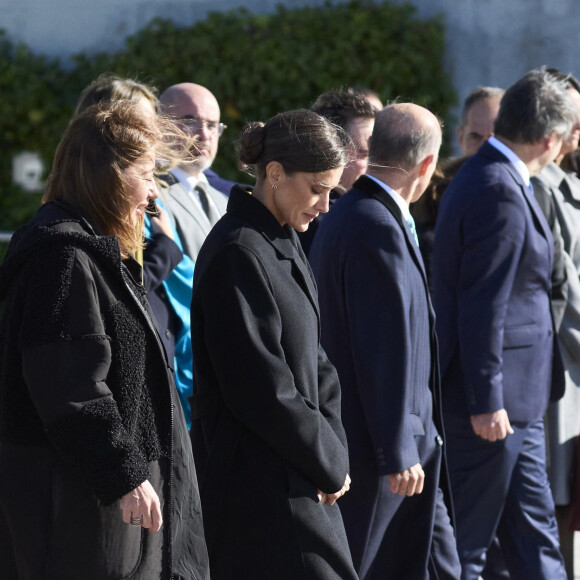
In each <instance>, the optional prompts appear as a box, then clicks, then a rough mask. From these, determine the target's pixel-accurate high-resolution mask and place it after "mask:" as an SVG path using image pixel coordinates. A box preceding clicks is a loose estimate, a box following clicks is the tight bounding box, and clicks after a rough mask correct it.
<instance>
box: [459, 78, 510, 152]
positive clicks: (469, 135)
mask: <svg viewBox="0 0 580 580" xmlns="http://www.w3.org/2000/svg"><path fill="white" fill-rule="evenodd" d="M504 92H505V91H504V90H503V89H498V88H497V87H477V88H476V89H473V90H472V91H471V92H470V93H469V95H468V96H467V98H466V99H465V102H464V103H463V110H462V111H461V121H460V123H459V127H457V141H458V143H459V148H460V149H461V153H462V155H464V156H469V155H474V154H475V153H477V150H478V149H479V148H480V147H481V146H482V145H483V143H484V142H485V141H487V140H488V139H489V138H490V137H491V136H492V135H493V124H494V122H495V118H496V117H497V114H498V112H499V103H500V101H501V98H502V97H503V94H504Z"/></svg>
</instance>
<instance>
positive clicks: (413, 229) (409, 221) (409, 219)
mask: <svg viewBox="0 0 580 580" xmlns="http://www.w3.org/2000/svg"><path fill="white" fill-rule="evenodd" d="M405 220H406V222H407V224H408V225H409V229H410V230H411V233H412V234H413V238H415V243H416V244H417V247H419V238H418V237H417V228H416V227H415V220H414V219H413V216H412V215H410V216H409V217H407V218H405Z"/></svg>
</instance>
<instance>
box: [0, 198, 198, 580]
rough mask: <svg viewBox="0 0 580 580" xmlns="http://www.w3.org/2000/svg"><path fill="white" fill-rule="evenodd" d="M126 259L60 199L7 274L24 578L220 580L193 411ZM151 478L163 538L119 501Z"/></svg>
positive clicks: (1, 497)
mask: <svg viewBox="0 0 580 580" xmlns="http://www.w3.org/2000/svg"><path fill="white" fill-rule="evenodd" d="M126 262H127V263H123V262H122V261H121V256H120V251H119V245H118V242H117V240H116V239H115V238H112V237H107V236H99V235H97V234H96V233H95V232H94V231H93V229H92V228H91V226H90V225H89V224H88V222H87V221H86V220H85V219H84V218H83V217H82V216H81V215H80V214H79V213H78V212H77V211H76V210H75V209H74V208H72V207H71V206H69V205H67V204H64V203H61V202H55V203H49V204H46V205H45V206H43V207H42V208H41V209H40V210H39V211H38V213H37V215H36V217H35V218H33V220H32V221H31V222H30V223H29V224H28V225H26V226H24V227H23V228H21V229H20V230H19V231H18V232H16V234H15V235H14V237H13V240H12V242H11V244H10V247H9V250H8V253H7V255H6V258H5V260H4V262H3V263H2V265H1V266H0V302H3V303H4V304H3V306H4V308H3V312H2V317H1V319H0V520H1V519H2V518H3V517H4V518H5V520H7V522H0V525H2V526H3V527H4V525H5V524H6V523H8V525H9V528H10V530H11V534H12V537H11V538H10V540H7V539H6V538H5V536H3V535H0V552H2V553H4V554H5V553H6V552H7V551H8V548H7V546H6V544H5V542H7V541H11V542H12V544H13V545H14V554H15V560H16V566H17V567H18V568H19V574H20V577H22V578H59V580H67V579H73V578H74V579H78V578H83V579H85V580H86V579H95V580H106V579H111V580H113V579H118V578H121V577H122V578H135V579H137V578H139V579H151V580H153V579H155V580H157V579H158V578H164V579H165V578H167V579H168V578H196V579H202V578H203V579H206V578H208V577H209V573H208V569H207V552H206V548H205V542H204V537H203V527H202V522H201V513H200V506H199V496H198V491H197V480H196V474H195V467H194V465H193V460H192V457H191V448H190V445H189V440H188V437H187V429H186V427H185V423H184V419H183V413H182V412H181V410H180V407H179V403H178V402H177V401H178V399H177V395H176V391H175V386H174V385H173V379H172V376H171V372H170V370H169V369H168V365H167V360H166V356H165V352H164V350H163V346H162V345H161V343H160V341H159V337H158V335H157V331H156V327H155V324H154V322H153V319H152V316H151V312H150V309H149V305H148V302H147V299H146V297H145V291H144V290H143V288H142V286H141V285H140V284H139V283H137V282H136V281H135V280H139V279H140V268H139V267H138V265H137V264H136V263H135V262H132V261H126ZM131 262H132V263H131ZM131 270H133V273H132V272H131ZM146 479H149V481H150V482H151V484H152V485H153V487H154V488H155V490H156V491H157V493H158V495H159V496H160V498H161V502H162V505H163V516H164V525H163V528H162V531H161V532H159V533H158V534H149V533H148V532H146V531H145V530H142V529H141V528H135V527H132V526H129V525H127V524H124V523H123V522H122V520H121V511H120V509H119V506H118V502H117V501H116V500H118V499H119V498H121V497H122V496H123V495H124V494H126V493H128V492H129V491H131V490H132V489H134V488H136V487H137V486H138V485H140V484H141V483H142V482H143V481H145V480H146ZM23 506H25V507H24V509H23ZM3 542H4V544H3Z"/></svg>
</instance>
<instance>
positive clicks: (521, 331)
mask: <svg viewBox="0 0 580 580" xmlns="http://www.w3.org/2000/svg"><path fill="white" fill-rule="evenodd" d="M540 334H541V331H540V329H539V328H538V326H537V325H536V324H519V325H517V326H507V327H506V328H505V329H504V331H503V347H504V348H524V347H527V346H533V345H534V344H536V343H537V342H538V339H539V338H540Z"/></svg>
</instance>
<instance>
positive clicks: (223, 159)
mask: <svg viewBox="0 0 580 580" xmlns="http://www.w3.org/2000/svg"><path fill="white" fill-rule="evenodd" d="M444 44H445V35H444V28H443V24H442V21H441V19H440V18H438V17H436V18H432V19H428V20H425V19H420V18H418V17H417V15H416V11H415V8H414V7H413V6H412V5H411V4H390V3H389V2H373V1H353V2H348V3H339V4H334V3H331V2H328V3H326V4H324V5H321V6H320V5H319V6H312V7H299V8H295V9H290V8H287V7H283V6H279V7H278V8H277V9H276V10H275V11H274V12H273V13H271V14H252V13H250V12H249V11H247V10H245V9H239V10H233V11H229V12H216V13H212V14H209V15H208V17H207V18H206V19H205V20H203V21H198V22H196V23H194V24H193V25H192V26H189V27H180V26H177V25H175V24H174V23H172V22H170V21H169V20H162V19H155V20H153V21H152V22H151V23H150V24H149V25H148V26H147V27H146V28H144V29H143V30H141V31H140V32H139V33H137V34H136V35H134V36H132V37H129V38H128V39H127V41H126V45H125V48H124V49H123V50H121V51H120V52H118V53H116V54H113V55H108V54H97V55H86V54H80V55H76V56H75V57H74V58H73V67H72V69H68V70H65V69H64V67H62V66H61V65H60V63H59V62H58V61H55V60H49V59H46V58H44V57H40V56H35V55H33V54H31V53H30V51H29V50H27V49H26V48H25V47H22V46H17V47H13V46H11V45H10V43H9V42H8V41H7V40H6V38H5V37H4V36H1V37H0V79H1V80H0V91H1V94H2V95H9V97H8V98H7V99H6V100H5V99H4V96H3V106H2V109H1V110H0V135H1V136H2V141H3V144H4V147H3V152H4V155H3V156H2V158H0V163H2V164H3V165H1V166H0V192H1V193H0V194H1V195H6V194H7V192H8V190H7V186H8V184H9V182H10V175H9V167H8V166H7V164H8V163H9V161H10V160H11V158H12V155H13V154H14V153H16V152H18V151H20V150H22V149H32V150H35V151H38V152H40V153H41V155H42V156H43V158H44V159H45V162H46V163H47V165H49V164H50V160H51V158H52V154H53V152H54V148H55V147H56V144H57V143H58V140H59V138H60V136H61V135H62V132H63V130H64V129H65V127H66V125H67V122H68V119H69V117H70V114H71V113H72V110H73V107H74V104H75V101H76V98H77V96H78V94H79V93H80V91H81V90H82V88H83V87H84V86H85V85H86V84H88V83H89V82H90V81H91V80H93V79H94V78H96V77H97V76H98V75H99V74H101V73H103V72H113V73H116V74H118V75H120V76H129V77H132V78H137V79H139V80H141V81H144V82H148V83H151V84H153V85H154V86H157V87H158V88H159V89H161V90H163V89H165V88H166V87H168V86H170V85H172V84H175V83H178V82H185V81H190V82H196V83H199V84H201V85H204V86H206V87H207V88H209V89H210V90H211V91H212V92H213V93H214V94H215V96H216V98H217V99H218V102H219V103H220V106H221V109H222V120H223V121H224V123H226V125H228V129H227V131H226V132H225V133H224V135H223V136H222V142H221V145H220V152H219V155H218V159H216V162H215V169H216V171H218V173H220V174H222V175H223V176H224V177H229V178H231V179H240V175H239V174H238V173H237V169H236V162H235V154H234V149H233V142H234V140H235V139H236V138H237V136H238V135H239V133H240V129H241V127H242V126H243V124H244V123H245V122H246V121H254V120H265V119H267V118H268V117H270V116H272V115H274V114H275V113H277V112H280V111H283V110H288V109H293V108H302V107H310V106H311V104H312V103H313V102H314V100H315V99H316V97H317V96H318V95H319V94H320V93H321V92H323V91H325V90H328V89H330V88H335V87H338V86H341V85H354V86H358V87H368V88H370V89H373V90H374V91H376V92H377V93H378V94H379V95H380V97H381V98H382V99H383V101H388V100H391V99H394V98H397V97H399V98H400V99H401V100H412V101H414V102H416V103H418V104H421V105H424V106H426V107H428V108H429V109H430V110H432V111H433V112H435V113H436V114H438V115H439V116H440V117H441V118H443V119H445V118H446V117H447V115H448V112H449V109H450V107H451V106H452V105H453V104H454V102H455V96H454V92H453V89H452V85H451V81H450V78H449V76H448V75H447V74H446V72H445V70H444V66H443V53H444ZM246 179H247V178H246ZM11 191H13V190H11ZM15 217H16V216H15ZM18 217H19V219H20V218H21V217H22V216H18ZM15 225H17V224H16V223H14V226H15Z"/></svg>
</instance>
